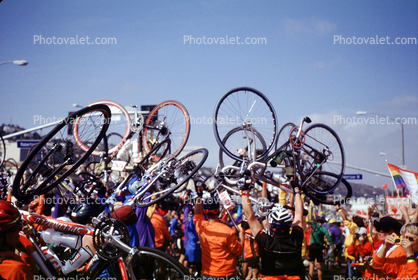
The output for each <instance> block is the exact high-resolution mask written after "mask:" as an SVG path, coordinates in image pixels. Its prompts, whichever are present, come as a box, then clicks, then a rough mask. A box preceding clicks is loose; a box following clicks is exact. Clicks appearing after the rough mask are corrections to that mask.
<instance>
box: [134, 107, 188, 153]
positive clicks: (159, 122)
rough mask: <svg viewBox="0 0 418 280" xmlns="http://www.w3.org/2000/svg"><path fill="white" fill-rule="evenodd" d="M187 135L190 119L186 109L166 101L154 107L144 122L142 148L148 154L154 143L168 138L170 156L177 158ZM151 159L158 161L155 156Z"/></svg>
mask: <svg viewBox="0 0 418 280" xmlns="http://www.w3.org/2000/svg"><path fill="white" fill-rule="evenodd" d="M166 118H167V120H166ZM160 126H162V127H160ZM189 134H190V117H189V113H188V112H187V109H186V107H184V106H183V104H181V103H180V102H178V101H175V100H167V101H164V102H161V103H160V104H158V105H157V106H155V107H154V108H153V109H152V110H151V112H150V113H149V115H148V117H147V119H146V120H145V124H144V129H143V132H142V146H143V148H144V150H145V152H146V153H148V152H149V151H150V150H151V148H152V145H153V144H154V143H155V142H159V141H162V140H164V139H165V138H170V139H171V150H172V154H173V155H174V156H178V155H179V154H180V153H181V151H182V150H183V148H184V146H185V145H186V143H187V140H188V139H189ZM153 157H154V158H155V159H156V160H160V158H158V157H157V156H155V155H153Z"/></svg>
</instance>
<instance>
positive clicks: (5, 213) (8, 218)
mask: <svg viewBox="0 0 418 280" xmlns="http://www.w3.org/2000/svg"><path fill="white" fill-rule="evenodd" d="M19 222H20V212H19V210H18V209H17V208H16V207H15V206H14V205H13V204H12V203H10V202H8V201H5V200H0V232H5V231H8V230H9V229H11V228H12V227H14V226H15V225H17V224H19Z"/></svg>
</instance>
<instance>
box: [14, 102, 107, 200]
mask: <svg viewBox="0 0 418 280" xmlns="http://www.w3.org/2000/svg"><path fill="white" fill-rule="evenodd" d="M83 115H95V118H96V120H97V121H100V122H102V127H101V130H100V131H97V130H96V129H95V128H94V127H93V128H92V130H91V131H89V128H88V127H87V126H86V127H85V129H83V130H84V131H85V132H87V133H86V134H83V135H81V134H80V135H79V137H81V139H83V140H84V139H85V138H89V139H90V141H88V140H86V141H85V142H89V143H91V145H90V148H89V150H87V151H84V150H82V149H77V145H76V144H75V143H74V142H75V140H74V137H73V135H71V134H70V133H69V131H71V125H72V124H73V123H74V120H75V119H76V118H77V117H79V116H83ZM110 117H111V113H110V109H109V107H107V106H106V105H101V104H98V105H93V106H91V107H85V108H83V109H81V110H79V111H77V112H75V113H73V114H71V115H70V116H68V117H67V118H65V119H63V120H62V121H61V122H60V123H59V124H58V125H56V126H55V127H54V128H53V129H52V130H51V131H50V132H49V133H48V134H47V135H46V136H45V137H44V138H42V140H41V141H40V142H39V143H38V144H37V145H36V147H34V148H33V150H32V152H31V153H30V154H29V155H28V157H27V158H26V159H25V160H24V161H23V163H22V165H21V166H20V168H19V170H18V171H17V174H16V177H15V180H14V182H13V195H14V196H15V197H16V199H17V200H19V201H21V202H22V203H27V202H29V201H30V200H31V199H32V198H33V197H34V196H35V195H41V194H44V193H46V192H48V191H49V190H51V189H53V188H54V187H56V186H57V185H58V184H59V183H60V182H62V181H63V180H64V179H65V178H66V177H68V176H69V175H70V174H72V173H73V172H74V171H75V170H76V169H77V168H78V167H79V166H80V165H81V164H82V163H83V162H84V161H85V160H86V159H87V158H88V157H89V156H90V154H91V153H92V151H93V150H94V149H95V148H96V147H97V146H98V145H99V143H100V141H101V139H102V138H103V137H104V135H105V133H106V130H107V128H108V126H109V123H110ZM44 146H45V147H48V146H51V147H50V148H49V147H48V153H47V155H46V156H45V157H44V158H41V159H40V161H39V162H37V163H36V162H35V163H34V162H33V160H34V159H35V158H37V157H39V156H40V155H39V154H38V152H43V151H44V150H43V147H44Z"/></svg>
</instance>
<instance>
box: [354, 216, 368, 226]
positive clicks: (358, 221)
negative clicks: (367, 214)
mask: <svg viewBox="0 0 418 280" xmlns="http://www.w3.org/2000/svg"><path fill="white" fill-rule="evenodd" d="M353 222H354V223H355V224H356V225H357V226H358V227H359V228H361V227H365V225H364V219H363V218H362V217H360V216H354V217H353Z"/></svg>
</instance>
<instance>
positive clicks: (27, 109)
mask: <svg viewBox="0 0 418 280" xmlns="http://www.w3.org/2000/svg"><path fill="white" fill-rule="evenodd" d="M53 36H55V37H56V38H63V39H64V38H71V37H76V36H78V37H79V38H81V37H84V38H86V36H89V38H90V40H91V41H93V40H94V38H97V37H98V38H115V39H116V43H114V44H101V45H98V44H90V45H87V44H84V45H81V44H78V45H70V44H65V43H62V44H47V43H44V44H40V41H39V40H38V41H35V39H36V38H40V37H42V38H52V37H53ZM185 36H192V37H193V38H195V39H196V38H203V37H204V36H205V37H206V38H209V37H210V38H215V39H216V38H226V36H228V37H229V38H231V37H234V38H236V37H237V36H238V37H239V38H240V40H242V41H240V42H243V41H244V40H245V38H264V39H265V40H264V41H263V42H264V43H263V44H250V45H249V44H239V45H238V44H228V45H220V44H214V43H213V44H190V43H188V42H185ZM353 36H355V37H356V38H362V39H361V40H362V41H363V44H353V43H351V44H347V43H348V41H349V40H350V39H348V41H347V38H351V39H352V38H353ZM376 36H377V38H379V39H380V38H384V40H386V38H387V37H389V39H388V40H387V41H385V42H389V44H387V43H386V44H374V45H372V44H365V43H364V40H366V39H367V38H369V39H368V40H369V42H370V38H376ZM398 37H399V38H415V39H417V37H418V2H417V1H415V0H413V1H314V2H312V1H282V0H263V1H253V0H252V1H248V0H240V1H238V0H227V1H223V0H211V1H206V0H204V1H203V0H198V1H162V0H161V1H160V0H157V1H120V2H115V1H107V0H104V1H65V2H62V1H58V2H57V1H52V0H45V1H28V0H22V1H11V0H4V1H2V2H1V3H0V61H9V60H15V59H25V60H27V61H28V62H29V64H28V65H27V66H24V67H20V66H15V65H11V64H6V65H1V66H0V74H1V77H2V82H0V92H1V94H2V100H3V102H2V104H1V105H0V109H1V110H0V120H1V122H2V123H14V124H18V125H20V126H22V127H25V128H31V127H34V126H36V125H38V124H37V123H34V119H35V116H42V117H45V118H47V117H49V118H53V117H56V118H59V117H64V116H65V115H67V113H68V112H69V111H73V110H74V108H73V107H72V104H73V103H78V104H81V105H87V104H89V103H91V102H94V101H97V100H102V99H109V100H114V101H116V102H118V103H120V104H122V105H125V106H126V105H131V104H136V105H149V104H158V103H160V102H162V101H164V100H167V99H175V100H178V101H180V102H181V103H183V104H184V105H185V106H186V108H187V109H188V111H189V114H190V116H191V117H192V118H195V119H196V118H203V117H206V118H210V117H212V115H213V110H214V107H215V104H216V101H217V100H218V98H219V97H220V96H221V95H222V94H223V93H224V92H226V91H228V90H229V89H231V88H233V87H237V86H250V87H254V88H256V89H258V90H260V91H261V92H263V93H264V94H265V95H266V96H267V97H268V98H269V99H270V101H271V102H272V103H273V105H274V107H275V109H276V112H277V115H278V119H279V123H278V127H279V128H280V127H281V126H282V125H284V124H285V123H287V122H295V123H299V121H300V120H301V118H302V117H303V116H305V115H308V116H310V117H311V118H312V120H313V122H315V123H317V122H323V123H326V124H328V125H329V126H331V127H332V128H333V129H334V130H336V132H337V133H338V134H339V135H340V137H341V139H342V141H343V144H344V147H345V152H346V158H347V163H348V164H350V165H354V166H359V167H363V168H368V169H371V170H376V171H380V172H388V171H387V168H386V165H385V161H384V160H385V157H382V156H379V153H380V152H386V153H387V154H388V156H387V157H386V159H388V161H389V162H391V163H393V164H400V159H399V157H400V126H399V125H396V124H386V123H383V124H382V123H380V124H374V125H373V124H367V125H366V124H364V122H366V120H369V122H370V118H374V117H375V115H373V114H369V115H365V116H363V119H362V122H363V123H362V124H353V120H354V117H356V118H358V117H360V116H356V114H355V113H356V111H358V110H363V111H369V112H379V113H381V114H384V115H388V116H390V117H393V118H397V117H400V118H412V119H410V120H407V123H406V124H405V125H404V131H405V132H404V133H405V161H406V165H407V168H408V169H409V170H412V171H416V172H418V151H417V144H416V139H417V138H418V129H417V128H418V123H417V122H418V120H417V119H418V114H417V109H416V108H417V105H418V80H417V78H416V77H417V76H418V45H417V44H416V43H415V44H396V43H395V39H396V38H398ZM335 38H344V39H346V44H340V43H339V42H334V39H335ZM34 41H35V42H34ZM357 42H359V41H357ZM392 43H393V44H392ZM366 118H369V119H366ZM343 120H344V121H343ZM349 122H350V123H349ZM188 144H189V145H191V146H203V147H206V148H208V149H209V152H210V158H209V160H208V163H207V166H215V165H216V162H217V153H218V146H217V144H216V141H215V138H214V136H213V130H212V127H211V126H210V125H202V124H201V125H197V124H195V125H192V128H191V134H190V138H189V142H188ZM346 173H362V174H363V178H364V180H363V182H364V183H367V184H370V185H375V186H378V187H380V186H382V185H383V184H384V183H386V182H387V183H389V184H391V182H390V181H389V180H388V179H386V178H382V177H376V176H375V175H372V174H367V173H364V172H361V171H358V170H353V169H347V171H346Z"/></svg>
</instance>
